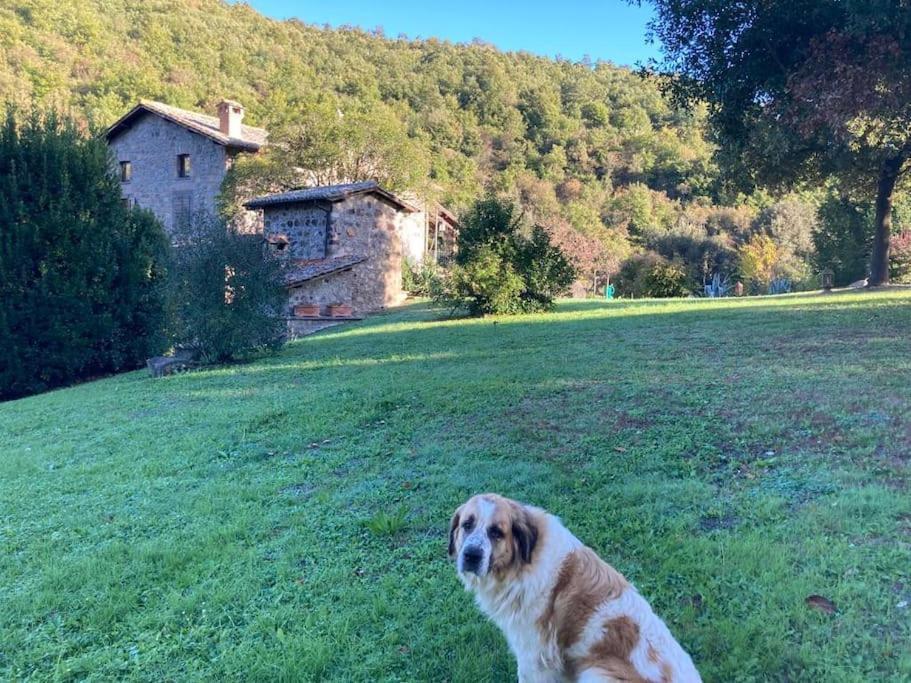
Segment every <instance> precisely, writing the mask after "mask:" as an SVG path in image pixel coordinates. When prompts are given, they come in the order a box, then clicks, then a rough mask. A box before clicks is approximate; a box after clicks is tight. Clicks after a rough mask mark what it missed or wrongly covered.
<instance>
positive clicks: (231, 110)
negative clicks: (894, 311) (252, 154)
mask: <svg viewBox="0 0 911 683" xmlns="http://www.w3.org/2000/svg"><path fill="white" fill-rule="evenodd" d="M243 117H244V108H243V107H242V106H241V105H240V103H239V102H234V101H232V100H222V101H221V102H219V103H218V129H219V130H220V131H221V132H222V134H224V135H227V136H228V137H229V138H237V139H241V138H242V137H243V135H242V134H241V132H240V120H241V119H242V118H243Z"/></svg>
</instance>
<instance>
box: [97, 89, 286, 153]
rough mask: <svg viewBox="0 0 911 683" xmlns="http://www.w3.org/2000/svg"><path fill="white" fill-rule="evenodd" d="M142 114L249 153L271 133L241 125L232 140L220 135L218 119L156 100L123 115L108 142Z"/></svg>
mask: <svg viewBox="0 0 911 683" xmlns="http://www.w3.org/2000/svg"><path fill="white" fill-rule="evenodd" d="M142 112H151V113H153V114H157V115H158V116H161V117H162V118H164V119H167V120H168V121H171V122H173V123H176V124H177V125H179V126H183V127H184V128H186V129H188V130H191V131H193V132H195V133H199V134H200V135H204V136H206V137H207V138H209V139H211V140H213V141H215V142H217V143H219V144H221V145H226V146H228V147H240V148H242V149H247V150H252V151H255V150H258V149H259V148H260V147H262V146H263V145H265V144H266V138H267V137H268V135H269V134H268V132H267V131H266V130H265V129H263V128H255V127H253V126H245V125H243V124H241V126H240V132H241V136H242V137H241V138H230V137H228V136H227V135H225V134H224V133H222V132H221V130H220V128H219V123H218V117H217V116H209V115H207V114H201V113H199V112H196V111H189V110H187V109H179V108H178V107H172V106H171V105H169V104H163V103H162V102H155V101H154V100H140V102H139V104H137V105H136V106H135V107H133V108H132V109H131V110H130V111H129V112H127V113H126V114H125V115H124V116H122V117H121V118H120V119H119V120H118V121H117V122H116V123H115V124H114V125H112V126H111V127H110V128H108V130H107V132H106V133H105V136H106V137H107V139H108V140H110V139H111V138H112V137H115V136H116V135H118V134H119V133H120V131H121V130H122V129H123V128H125V127H126V126H128V125H129V123H130V121H132V120H133V118H134V117H136V116H137V115H138V114H140V113H142Z"/></svg>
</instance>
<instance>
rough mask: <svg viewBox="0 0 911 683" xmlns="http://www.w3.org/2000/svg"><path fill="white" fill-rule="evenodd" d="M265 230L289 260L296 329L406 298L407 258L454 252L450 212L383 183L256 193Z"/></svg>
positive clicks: (290, 313) (290, 312)
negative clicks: (425, 204)
mask: <svg viewBox="0 0 911 683" xmlns="http://www.w3.org/2000/svg"><path fill="white" fill-rule="evenodd" d="M245 206H246V207H247V208H248V209H251V210H257V211H262V227H263V235H264V237H265V239H266V241H267V242H268V243H269V244H270V245H271V248H272V249H273V250H274V251H275V252H276V253H277V254H278V255H279V256H280V258H282V259H284V260H285V263H286V282H287V285H288V292H289V296H288V305H287V310H286V316H287V318H288V323H289V329H290V331H291V333H292V335H293V336H299V335H302V334H307V333H308V332H311V331H314V330H316V329H319V328H321V327H325V326H327V325H328V324H332V323H333V322H337V321H339V320H340V319H350V318H357V317H360V316H363V315H364V314H366V313H370V312H373V311H377V310H380V309H383V308H385V307H387V306H391V305H395V304H398V303H401V302H402V300H403V299H404V298H405V294H406V293H405V292H404V291H403V289H402V266H403V260H404V259H408V260H409V261H411V262H412V263H420V262H422V261H424V260H425V259H430V260H434V261H437V260H442V259H445V258H447V257H448V256H451V255H452V252H453V249H454V245H455V234H456V230H457V227H458V226H457V224H456V221H455V218H454V217H453V215H452V214H451V213H449V212H448V211H446V210H445V209H443V208H442V207H437V208H435V209H433V210H431V211H428V210H426V209H425V208H423V207H422V206H420V205H419V204H416V203H410V202H407V201H405V200H403V199H401V198H400V197H397V196H396V195H394V194H392V193H391V192H388V191H386V190H384V189H383V188H382V187H380V186H379V185H378V184H377V183H375V182H372V181H369V182H361V183H348V184H344V185H329V186H322V187H313V188H307V189H301V190H295V191H292V192H283V193H279V194H271V195H266V196H263V197H257V198H256V199H252V200H250V201H249V202H247V203H246V205H245Z"/></svg>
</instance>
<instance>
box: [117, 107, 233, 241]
mask: <svg viewBox="0 0 911 683" xmlns="http://www.w3.org/2000/svg"><path fill="white" fill-rule="evenodd" d="M110 148H111V153H112V155H113V158H114V159H113V163H114V167H115V169H116V172H117V174H118V177H119V174H120V162H121V161H129V162H130V163H131V165H132V169H133V175H132V179H131V180H130V181H129V182H124V183H121V186H122V189H123V195H124V197H128V198H129V199H131V200H132V201H134V202H135V203H136V204H138V205H139V206H141V207H142V208H145V209H151V210H152V211H153V212H154V213H155V215H156V216H158V218H159V220H160V221H161V222H162V224H163V225H164V226H165V228H166V229H167V230H168V231H173V229H174V228H175V226H176V223H177V218H178V216H180V215H182V214H184V213H186V212H189V213H197V212H200V211H205V212H208V213H214V212H215V210H216V199H217V197H218V193H219V191H220V189H221V183H222V181H223V180H224V177H225V172H226V164H227V163H228V160H227V158H226V154H225V152H226V150H225V148H224V147H223V146H222V145H219V144H217V143H215V142H213V141H212V140H209V139H208V138H206V137H205V136H202V135H199V134H197V133H191V132H190V131H188V130H187V129H186V128H184V127H182V126H178V125H177V124H174V123H171V122H170V121H167V120H165V119H163V118H161V117H160V116H156V115H154V114H151V113H145V114H144V115H143V116H141V117H140V118H139V119H137V121H136V122H135V123H134V124H133V125H132V126H131V127H130V128H129V129H128V130H126V131H124V132H123V133H121V134H120V135H118V136H117V137H115V138H114V139H113V140H112V141H111V143H110ZM178 154H189V155H190V165H191V171H190V177H189V178H180V177H178V175H177V155H178Z"/></svg>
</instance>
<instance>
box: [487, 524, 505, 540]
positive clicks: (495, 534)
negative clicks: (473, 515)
mask: <svg viewBox="0 0 911 683" xmlns="http://www.w3.org/2000/svg"><path fill="white" fill-rule="evenodd" d="M487 535H488V536H490V537H491V538H492V539H493V540H495V541H499V540H500V539H501V538H503V532H502V531H500V527H498V526H492V527H490V528H489V529H488V530H487Z"/></svg>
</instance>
